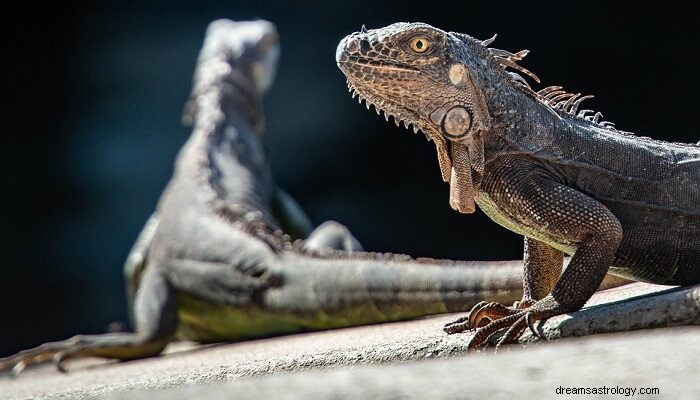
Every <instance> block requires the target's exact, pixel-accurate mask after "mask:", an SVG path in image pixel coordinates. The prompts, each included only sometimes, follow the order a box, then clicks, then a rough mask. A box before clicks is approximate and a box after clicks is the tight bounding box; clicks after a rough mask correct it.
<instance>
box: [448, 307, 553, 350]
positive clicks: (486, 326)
mask: <svg viewBox="0 0 700 400" xmlns="http://www.w3.org/2000/svg"><path fill="white" fill-rule="evenodd" d="M524 304H527V303H523V302H521V303H519V304H518V303H516V304H515V305H513V306H512V307H506V306H504V305H503V304H500V303H493V302H492V303H489V302H485V301H482V302H480V303H478V304H476V305H475V306H474V307H473V308H472V310H471V312H470V313H469V315H468V316H466V317H461V318H459V319H457V320H455V321H453V322H450V323H448V324H446V325H445V327H444V328H443V329H444V331H445V332H447V333H448V334H453V333H459V332H464V331H467V330H476V334H475V335H474V337H473V338H472V340H471V341H470V342H469V351H474V350H476V349H477V348H479V347H481V346H483V345H486V344H488V343H490V342H491V338H492V337H493V336H494V335H496V334H497V333H498V332H500V331H502V330H504V329H505V330H506V332H505V333H504V334H503V336H502V337H500V338H499V339H498V341H497V342H496V349H498V348H499V347H500V346H501V345H504V344H509V343H513V342H515V341H516V340H517V339H518V337H520V335H522V333H523V331H525V329H527V328H529V329H530V331H532V333H533V335H535V336H536V337H540V335H539V333H538V332H537V330H536V329H535V326H534V322H535V321H537V320H540V319H542V317H541V316H540V313H538V312H537V311H535V310H532V309H531V308H532V307H531V306H530V307H527V308H524V309H518V305H524Z"/></svg>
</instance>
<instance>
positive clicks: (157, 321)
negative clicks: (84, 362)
mask: <svg viewBox="0 0 700 400" xmlns="http://www.w3.org/2000/svg"><path fill="white" fill-rule="evenodd" d="M135 308H136V310H135V311H136V332H135V333H106V334H102V335H77V336H74V337H72V338H70V339H67V340H62V341H58V342H50V343H44V344H42V345H40V346H37V347H35V348H33V349H29V350H23V351H20V352H19V353H17V354H15V355H13V356H10V357H6V358H0V371H6V370H11V371H12V373H14V374H18V373H20V372H21V371H22V370H23V369H24V368H25V367H27V366H29V365H32V364H37V363H41V362H44V361H52V360H53V361H54V362H56V363H57V366H58V368H59V369H60V370H64V368H63V363H64V362H65V361H67V360H69V359H72V358H80V357H104V358H112V359H119V360H130V359H136V358H144V357H151V356H154V355H157V354H159V353H160V352H161V351H162V350H163V348H165V346H166V345H167V344H168V342H169V341H170V338H171V337H172V335H173V333H174V331H175V326H176V323H177V322H176V321H177V313H176V307H175V299H174V295H173V292H172V290H171V288H170V284H169V283H168V282H167V280H166V279H165V277H164V276H163V275H162V273H161V272H160V271H158V269H157V268H154V266H152V267H150V268H149V269H148V271H147V272H146V273H145V275H144V276H143V281H142V285H141V287H140V288H139V291H138V293H137V295H136V302H135Z"/></svg>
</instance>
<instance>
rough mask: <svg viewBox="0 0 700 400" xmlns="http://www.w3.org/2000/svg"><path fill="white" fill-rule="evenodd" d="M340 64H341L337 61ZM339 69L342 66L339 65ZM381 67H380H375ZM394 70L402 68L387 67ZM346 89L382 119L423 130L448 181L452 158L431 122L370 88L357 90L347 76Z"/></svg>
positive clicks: (415, 130) (412, 128) (414, 131)
mask: <svg viewBox="0 0 700 400" xmlns="http://www.w3.org/2000/svg"><path fill="white" fill-rule="evenodd" d="M338 65H339V66H340V65H341V64H340V63H338ZM340 68H341V70H342V69H343V67H342V66H341V67H340ZM377 68H381V67H377ZM389 68H392V69H394V70H402V71H403V70H404V69H402V68H400V67H389ZM347 84H348V91H349V92H351V93H352V97H353V98H355V97H357V100H358V102H359V103H362V102H363V101H364V102H365V105H366V106H367V109H368V110H369V109H370V107H371V106H374V109H375V111H376V112H377V115H380V114H381V113H383V114H384V119H386V120H387V122H388V121H389V117H392V118H393V119H394V123H395V124H396V126H400V125H401V124H403V126H404V127H405V128H406V129H408V130H409V131H411V130H412V131H413V133H418V132H419V131H421V132H423V134H424V135H425V138H426V139H427V140H428V141H433V142H434V143H435V149H436V150H437V156H438V162H439V164H440V175H441V176H442V180H443V181H445V182H450V175H451V171H452V160H451V158H450V155H449V154H450V152H449V149H448V144H447V141H445V139H444V138H443V136H442V134H441V133H440V131H438V130H437V129H435V127H434V126H432V122H430V121H429V120H425V119H424V118H422V117H421V116H420V115H418V114H417V113H416V112H414V111H411V110H409V109H406V108H403V107H401V106H400V105H398V104H395V103H394V102H392V101H391V100H389V99H386V98H384V97H382V96H381V95H379V94H376V93H372V92H371V90H370V89H367V90H362V89H360V90H358V89H356V87H355V84H353V82H352V81H351V80H350V79H349V78H348V80H347Z"/></svg>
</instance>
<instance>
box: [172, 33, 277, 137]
mask: <svg viewBox="0 0 700 400" xmlns="http://www.w3.org/2000/svg"><path fill="white" fill-rule="evenodd" d="M278 58H279V38H278V35H277V29H276V28H275V26H274V25H273V24H272V23H270V22H268V21H264V20H257V21H245V22H235V21H230V20H218V21H214V22H212V23H211V24H209V27H208V28H207V36H206V40H205V41H204V45H203V46H202V50H201V51H200V53H199V61H198V63H197V70H196V71H195V85H194V88H193V89H192V94H191V96H190V101H189V102H188V104H187V105H186V108H185V116H184V120H185V122H186V123H191V122H192V120H193V118H194V116H195V114H196V112H197V110H198V108H199V107H198V106H197V103H198V102H200V101H207V95H211V94H213V93H221V95H223V96H224V98H223V99H222V100H221V102H222V104H223V106H224V107H226V106H228V107H234V108H238V111H239V112H238V113H237V114H240V115H245V116H247V117H249V118H250V119H251V123H252V125H253V126H255V128H256V130H257V131H258V132H262V129H263V120H262V108H261V106H260V99H261V97H262V95H263V94H264V93H265V92H266V91H267V90H268V89H269V88H270V86H271V85H272V82H273V81H274V79H275V72H276V70H277V61H278ZM211 89H216V90H211Z"/></svg>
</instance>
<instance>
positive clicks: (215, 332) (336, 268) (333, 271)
mask: <svg viewBox="0 0 700 400" xmlns="http://www.w3.org/2000/svg"><path fill="white" fill-rule="evenodd" d="M277 54H278V39H277V33H276V31H275V28H274V26H273V25H272V24H271V23H269V22H266V21H254V22H231V21H223V20H222V21H216V22H214V23H212V24H211V26H210V27H209V29H208V34H207V38H206V40H205V43H204V47H203V49H202V51H201V54H200V57H199V61H198V67H197V70H196V72H195V84H194V89H193V92H192V96H191V100H190V102H189V103H188V106H187V107H186V119H187V120H188V121H189V122H190V123H192V125H193V133H192V135H191V137H190V139H189V141H188V142H187V143H186V144H185V146H184V148H183V149H182V151H181V152H180V154H179V156H178V158H177V162H176V168H175V172H174V175H173V178H172V180H171V181H170V183H169V184H168V186H167V188H166V189H165V191H164V193H163V196H162V197H161V199H160V202H159V204H158V206H157V211H156V213H155V214H154V216H153V217H152V218H151V219H150V220H149V222H148V223H147V224H146V226H145V228H144V229H143V231H142V233H141V235H140V237H139V239H138V240H137V242H136V244H135V246H134V248H133V250H132V252H131V254H130V255H129V257H128V259H127V262H126V268H125V272H126V275H127V281H128V289H129V290H128V292H129V298H130V300H131V303H132V309H133V310H132V314H133V319H134V320H135V321H134V322H135V328H136V329H135V332H134V333H107V334H103V335H79V336H75V337H73V338H71V339H68V340H64V341H59V342H53V343H46V344H43V345H41V346H38V347H36V348H34V349H30V350H25V351H22V352H19V353H18V354H16V355H14V356H10V357H7V358H3V359H0V371H2V370H9V369H12V370H13V371H14V372H15V373H18V372H19V371H21V370H22V369H23V368H24V367H25V366H26V365H29V364H33V363H37V362H41V361H45V360H54V361H56V362H57V363H58V365H59V367H61V362H62V361H65V360H68V359H70V358H75V357H87V356H95V357H106V358H114V359H134V358H141V357H148V356H153V355H157V354H159V353H160V352H161V350H162V349H163V348H164V347H165V346H166V344H167V343H168V342H170V341H172V340H174V339H179V338H181V339H189V340H194V341H199V342H216V341H235V340H242V339H249V338H257V337H265V336H272V335H279V334H285V333H291V332H299V331H307V330H318V329H329V328H336V327H344V326H352V325H361V324H368V323H376V322H382V321H391V320H400V319H407V318H412V317H417V316H422V315H427V314H435V313H441V312H446V311H457V310H468V309H469V308H470V307H471V306H473V305H474V304H475V303H476V301H477V300H478V299H480V298H482V297H486V298H489V299H491V300H494V301H514V300H516V299H517V298H519V297H520V294H521V289H520V284H519V281H520V279H521V272H520V269H519V264H520V262H454V261H438V260H428V259H418V260H414V259H411V258H410V257H408V256H403V255H390V254H369V253H356V254H355V253H349V252H350V251H358V250H361V247H360V245H359V243H358V242H357V241H356V240H355V239H354V237H353V236H352V235H351V234H350V233H349V231H348V230H347V229H346V228H345V227H343V226H342V225H340V224H338V223H334V222H328V223H325V224H322V225H321V226H320V227H319V228H318V229H316V230H315V231H314V232H312V233H311V234H310V235H309V236H308V238H307V239H306V240H304V241H302V242H298V241H297V242H292V237H291V236H290V235H289V234H290V233H293V234H294V233H296V234H297V235H298V236H301V237H306V235H307V234H308V230H309V229H308V227H309V226H310V224H309V223H308V219H307V218H306V217H305V215H304V214H303V212H302V211H301V209H300V208H299V207H298V206H297V205H296V203H294V202H293V201H292V200H291V198H290V197H289V196H287V195H285V194H284V193H283V192H281V191H279V190H277V189H276V188H275V186H274V182H273V179H272V176H271V173H270V170H269V165H268V163H267V159H266V156H265V154H264V152H263V149H262V141H261V140H262V139H261V136H260V135H261V133H262V131H263V113H262V108H261V96H262V95H263V93H264V92H265V91H266V90H267V88H268V87H269V86H270V84H271V83H272V80H273V77H274V71H275V68H276V63H277ZM292 236H294V235H292ZM333 249H336V250H333ZM339 250H343V251H339Z"/></svg>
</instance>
